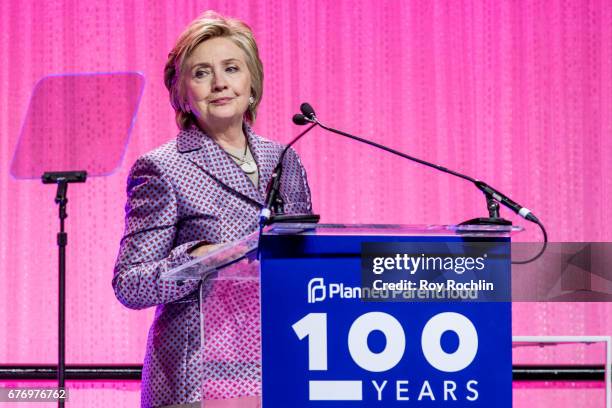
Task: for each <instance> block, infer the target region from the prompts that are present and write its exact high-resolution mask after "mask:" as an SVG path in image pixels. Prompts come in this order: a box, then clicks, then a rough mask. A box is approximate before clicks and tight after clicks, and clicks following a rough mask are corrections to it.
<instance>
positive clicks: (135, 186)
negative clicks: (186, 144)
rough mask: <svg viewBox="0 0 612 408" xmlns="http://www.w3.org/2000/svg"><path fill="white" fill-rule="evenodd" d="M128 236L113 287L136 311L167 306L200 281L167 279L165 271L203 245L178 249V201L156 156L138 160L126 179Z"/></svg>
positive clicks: (190, 291) (194, 243)
mask: <svg viewBox="0 0 612 408" xmlns="http://www.w3.org/2000/svg"><path fill="white" fill-rule="evenodd" d="M127 196H128V198H127V204H126V206H125V211H126V216H125V234H124V236H123V238H122V240H121V246H120V248H119V255H118V257H117V262H116V264H115V274H114V277H113V289H114V291H115V295H116V296H117V299H119V301H120V302H121V303H123V304H124V305H125V306H127V307H129V308H132V309H143V308H146V307H149V306H153V305H158V304H162V303H169V302H173V301H176V300H179V299H181V298H184V297H185V296H187V295H189V294H190V293H192V292H193V291H194V290H196V289H197V288H198V285H199V281H186V282H180V281H163V280H161V279H160V275H161V273H162V272H163V271H165V270H168V269H172V268H174V267H176V266H179V265H181V264H183V263H184V262H186V261H188V260H190V259H191V256H190V255H189V254H188V251H189V250H190V249H191V248H193V247H195V246H197V245H199V244H201V242H199V241H193V242H187V243H184V244H182V245H179V246H174V245H175V237H176V225H177V222H178V213H177V200H176V194H175V190H174V188H173V186H172V183H171V182H170V180H168V179H167V177H166V176H165V175H164V173H163V170H162V167H161V166H160V165H159V164H158V163H156V161H155V160H154V158H153V157H150V156H143V157H141V158H139V159H138V160H137V161H136V163H135V164H134V166H133V167H132V170H131V171H130V175H129V176H128V182H127Z"/></svg>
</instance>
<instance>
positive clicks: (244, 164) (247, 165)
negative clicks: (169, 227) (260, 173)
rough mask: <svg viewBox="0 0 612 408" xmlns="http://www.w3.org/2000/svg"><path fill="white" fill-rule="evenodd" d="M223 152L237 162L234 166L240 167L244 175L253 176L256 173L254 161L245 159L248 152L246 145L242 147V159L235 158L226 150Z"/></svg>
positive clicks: (247, 145)
mask: <svg viewBox="0 0 612 408" xmlns="http://www.w3.org/2000/svg"><path fill="white" fill-rule="evenodd" d="M225 152H226V153H227V154H229V155H230V156H232V157H233V158H234V159H236V160H237V162H236V164H237V165H238V166H240V168H241V169H242V171H244V172H245V173H246V174H253V173H255V172H256V171H257V164H255V160H254V159H251V160H249V159H248V157H247V156H248V152H249V144H248V143H245V145H244V153H243V154H242V157H239V156H236V155H235V154H232V153H230V152H228V151H227V150H226V151H225Z"/></svg>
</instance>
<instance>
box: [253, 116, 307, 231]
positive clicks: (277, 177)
mask: <svg viewBox="0 0 612 408" xmlns="http://www.w3.org/2000/svg"><path fill="white" fill-rule="evenodd" d="M298 116H300V117H301V116H303V115H300V114H297V115H294V116H293V123H295V124H299V125H305V124H306V123H309V122H310V121H308V120H306V118H304V120H303V123H302V119H301V118H297V117H298ZM298 122H299V123H298ZM315 126H317V124H316V123H313V124H312V125H311V126H309V127H308V128H307V129H306V130H304V131H303V132H302V133H300V134H299V135H297V136H296V137H295V138H293V140H292V141H291V142H289V144H287V146H285V148H284V149H283V151H282V152H281V154H280V157H279V158H278V162H277V164H276V167H275V168H274V171H273V172H272V177H271V178H270V181H269V182H268V185H267V187H266V198H265V200H264V206H263V208H262V209H261V212H260V213H259V227H260V233H261V229H262V228H263V226H264V225H266V224H267V223H268V222H270V219H271V218H272V210H273V209H274V210H275V211H274V212H275V213H276V212H278V209H279V208H280V207H281V206H282V204H283V203H282V199H281V198H280V194H279V192H280V181H281V176H282V175H283V161H284V159H285V154H287V150H289V148H290V147H291V146H293V145H294V144H295V143H296V142H297V141H298V140H300V139H301V138H302V137H303V136H304V135H305V134H306V133H308V132H310V131H311V130H312V129H313V128H314V127H315Z"/></svg>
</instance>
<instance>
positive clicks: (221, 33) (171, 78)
mask: <svg viewBox="0 0 612 408" xmlns="http://www.w3.org/2000/svg"><path fill="white" fill-rule="evenodd" d="M217 37H225V38H228V39H229V40H231V41H232V42H233V43H234V44H236V45H237V46H238V47H240V49H242V51H244V53H245V55H246V65H247V69H248V70H249V73H250V74H251V96H252V97H253V98H254V99H255V100H254V101H253V103H251V104H249V107H248V109H247V111H246V112H245V114H244V116H245V119H246V120H247V121H248V122H249V123H252V122H254V121H255V117H256V116H257V107H258V106H259V102H261V95H262V93H263V65H262V64H261V60H260V59H259V51H258V50H257V44H256V43H255V38H253V32H252V31H251V28H250V27H249V26H248V25H246V24H245V23H243V22H242V21H240V20H237V19H234V18H227V17H224V16H222V15H220V14H218V13H216V12H214V11H206V12H204V13H203V14H202V15H201V16H200V17H198V18H197V19H195V20H194V21H192V22H191V24H189V26H188V27H187V28H186V29H185V31H183V33H182V34H181V35H180V36H179V38H178V40H177V41H176V44H175V45H174V48H173V49H172V51H170V54H168V61H167V62H166V66H165V68H164V83H165V85H166V88H168V92H169V93H170V104H171V105H172V107H173V108H174V111H175V112H176V124H177V125H178V127H179V128H180V129H187V128H189V127H190V126H191V125H193V124H195V123H194V121H195V118H194V117H193V115H192V114H191V113H189V111H188V110H187V102H186V97H185V85H184V83H183V82H184V81H183V73H184V69H185V66H184V64H185V61H186V60H187V58H189V56H190V55H191V53H192V52H193V50H194V49H195V48H196V47H197V46H198V45H200V44H201V43H203V42H204V41H206V40H210V39H211V38H217Z"/></svg>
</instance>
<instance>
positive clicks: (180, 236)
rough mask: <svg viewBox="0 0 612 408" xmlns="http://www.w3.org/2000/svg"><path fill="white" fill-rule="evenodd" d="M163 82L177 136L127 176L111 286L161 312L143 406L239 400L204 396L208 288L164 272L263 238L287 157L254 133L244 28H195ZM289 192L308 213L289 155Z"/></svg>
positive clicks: (216, 21)
mask: <svg viewBox="0 0 612 408" xmlns="http://www.w3.org/2000/svg"><path fill="white" fill-rule="evenodd" d="M164 81H165V85H166V87H167V88H168V91H169V93H170V102H171V104H172V107H173V108H174V110H175V112H176V122H177V125H178V127H179V129H180V131H179V133H178V135H177V137H176V139H174V140H171V141H169V142H168V143H166V144H164V145H162V146H160V147H158V148H157V149H155V150H153V151H151V152H149V153H146V154H144V155H143V156H141V157H140V158H139V159H138V160H137V161H136V163H135V164H134V166H133V167H132V169H131V171H130V174H129V177H128V181H127V196H128V198H127V204H126V218H125V234H124V236H123V238H122V240H121V246H120V249H119V255H118V259H117V262H116V265H115V274H114V278H113V288H114V290H115V294H116V296H117V298H118V299H119V300H120V301H121V303H123V304H124V305H125V306H127V307H129V308H132V309H142V308H146V307H150V306H157V309H156V313H155V319H154V322H153V325H152V327H151V329H150V332H149V338H148V344H147V350H146V356H145V361H144V367H143V373H142V394H141V401H142V407H143V408H149V407H192V406H194V407H195V406H199V401H201V400H202V398H204V399H205V400H208V399H214V398H215V395H218V396H221V397H227V396H229V397H241V395H240V391H236V390H232V389H216V390H215V392H216V394H214V395H212V396H211V395H204V396H203V395H202V392H201V384H202V382H203V380H205V379H204V378H203V376H204V375H203V369H202V363H201V355H200V319H199V306H198V290H197V289H198V287H199V283H198V282H193V281H187V282H184V283H182V282H169V281H162V280H160V274H161V273H162V272H163V271H164V270H167V269H170V268H173V267H175V266H178V265H181V264H182V263H184V262H186V261H188V260H189V259H191V258H192V257H194V256H198V255H202V254H204V253H206V252H207V251H208V250H210V249H211V246H212V245H214V244H219V243H225V242H230V241H234V240H237V239H239V238H241V237H243V236H245V235H248V234H250V233H252V232H253V231H255V230H256V228H257V227H258V215H259V212H260V210H261V208H262V206H263V202H264V198H265V188H266V185H267V183H268V181H269V180H270V178H271V174H272V171H273V169H274V167H275V166H276V164H277V161H278V160H279V157H280V153H281V151H282V149H283V146H282V145H281V144H279V143H276V142H272V141H270V140H267V139H265V138H263V137H261V136H259V135H257V134H255V133H254V132H253V131H252V129H251V127H250V126H251V125H252V124H253V122H254V120H255V117H256V114H257V107H258V106H259V104H260V102H261V97H262V90H263V67H262V63H261V61H260V59H259V53H258V50H257V45H256V43H255V40H254V38H253V34H252V32H251V30H250V28H249V27H248V26H247V25H246V24H244V23H243V22H241V21H238V20H235V19H231V18H225V17H223V16H220V15H218V14H216V13H213V12H206V13H204V14H203V15H202V16H201V17H199V18H198V19H196V20H195V21H193V22H192V23H191V24H190V25H189V26H188V27H187V29H186V30H185V31H184V32H183V33H182V34H181V35H180V37H179V38H178V40H177V43H176V45H175V46H174V48H173V49H172V51H171V52H170V54H169V58H168V62H167V63H166V67H165V78H164ZM281 182H282V183H281V186H282V187H281V191H280V195H281V198H282V199H283V201H284V203H285V206H284V209H285V212H286V213H310V212H311V203H310V190H309V187H308V182H307V180H306V173H305V171H304V168H303V166H302V164H301V162H300V160H299V158H298V156H297V154H296V153H295V152H294V151H293V150H292V149H290V150H289V151H288V153H287V155H286V156H285V159H284V171H283V177H282V180H281ZM213 346H215V345H213ZM218 346H219V347H221V346H222V345H218ZM217 375H220V376H221V377H222V376H223V370H222V369H220V370H219V371H218V372H217ZM255 375H256V376H258V375H260V373H259V372H257V373H256V374H255ZM230 383H231V382H228V384H230ZM217 384H224V383H223V382H222V381H221V382H217ZM222 387H223V386H222ZM227 387H231V385H227ZM221 405H222V404H221Z"/></svg>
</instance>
